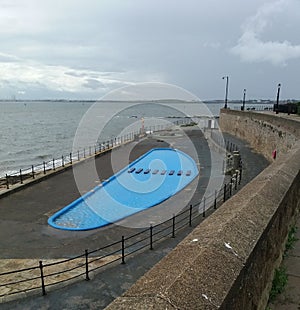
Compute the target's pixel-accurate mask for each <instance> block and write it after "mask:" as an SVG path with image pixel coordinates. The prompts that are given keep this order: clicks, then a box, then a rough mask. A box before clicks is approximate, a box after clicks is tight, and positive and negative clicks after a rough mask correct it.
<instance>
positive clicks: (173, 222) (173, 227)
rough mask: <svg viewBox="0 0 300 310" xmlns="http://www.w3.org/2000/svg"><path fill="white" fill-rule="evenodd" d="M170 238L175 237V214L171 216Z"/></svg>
mask: <svg viewBox="0 0 300 310" xmlns="http://www.w3.org/2000/svg"><path fill="white" fill-rule="evenodd" d="M172 238H175V215H173V218H172Z"/></svg>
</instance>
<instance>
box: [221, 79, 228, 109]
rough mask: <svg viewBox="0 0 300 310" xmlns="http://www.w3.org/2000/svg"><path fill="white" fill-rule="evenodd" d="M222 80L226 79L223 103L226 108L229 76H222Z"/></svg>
mask: <svg viewBox="0 0 300 310" xmlns="http://www.w3.org/2000/svg"><path fill="white" fill-rule="evenodd" d="M222 79H223V80H225V79H226V89H225V104H224V109H227V102H228V83H229V77H228V76H223V77H222Z"/></svg>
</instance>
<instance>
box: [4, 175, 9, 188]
mask: <svg viewBox="0 0 300 310" xmlns="http://www.w3.org/2000/svg"><path fill="white" fill-rule="evenodd" d="M5 178H6V188H7V189H9V181H8V175H7V173H6V174H5Z"/></svg>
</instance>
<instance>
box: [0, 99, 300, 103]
mask: <svg viewBox="0 0 300 310" xmlns="http://www.w3.org/2000/svg"><path fill="white" fill-rule="evenodd" d="M299 101H300V99H285V100H280V103H287V102H289V103H296V102H299ZM1 102H5V103H7V102H64V103H68V102H83V103H94V102H145V103H149V102H157V103H159V102H160V103H161V102H164V103H195V104H197V103H205V104H216V103H220V104H222V103H223V102H224V100H223V99H221V100H220V99H216V100H202V101H196V100H179V99H155V100H144V99H143V100H92V99H82V100H80V99H14V100H12V99H0V103H1ZM237 103H242V100H228V104H237ZM246 103H247V104H273V103H275V100H274V99H272V100H271V99H261V100H255V99H253V100H247V101H246Z"/></svg>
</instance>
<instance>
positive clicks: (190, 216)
mask: <svg viewBox="0 0 300 310" xmlns="http://www.w3.org/2000/svg"><path fill="white" fill-rule="evenodd" d="M192 213H193V205H190V213H189V226H190V227H192Z"/></svg>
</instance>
